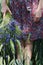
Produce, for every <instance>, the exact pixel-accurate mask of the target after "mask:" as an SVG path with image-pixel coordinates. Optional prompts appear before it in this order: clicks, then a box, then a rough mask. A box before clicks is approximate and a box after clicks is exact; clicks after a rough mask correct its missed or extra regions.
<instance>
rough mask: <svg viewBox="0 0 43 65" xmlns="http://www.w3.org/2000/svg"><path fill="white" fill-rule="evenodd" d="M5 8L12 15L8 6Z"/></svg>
mask: <svg viewBox="0 0 43 65" xmlns="http://www.w3.org/2000/svg"><path fill="white" fill-rule="evenodd" d="M7 10H8V11H9V13H10V14H11V15H12V13H11V11H10V9H9V7H8V6H7Z"/></svg>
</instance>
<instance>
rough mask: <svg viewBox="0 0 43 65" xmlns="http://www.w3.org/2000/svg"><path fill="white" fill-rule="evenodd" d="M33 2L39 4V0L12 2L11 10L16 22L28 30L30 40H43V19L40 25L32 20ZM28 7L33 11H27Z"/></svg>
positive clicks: (16, 0) (17, 0)
mask: <svg viewBox="0 0 43 65" xmlns="http://www.w3.org/2000/svg"><path fill="white" fill-rule="evenodd" d="M33 2H34V3H35V4H38V0H11V1H10V9H11V12H12V15H13V17H14V19H15V20H17V21H18V22H19V23H20V24H21V25H20V26H23V29H24V28H25V30H26V29H27V28H28V34H31V36H30V40H36V39H40V38H42V39H43V18H42V17H41V19H40V22H39V23H35V22H34V21H33V19H32V15H31V13H32V12H33V11H32V10H33V7H32V6H33ZM27 7H29V8H30V9H31V11H27ZM24 33H25V31H24Z"/></svg>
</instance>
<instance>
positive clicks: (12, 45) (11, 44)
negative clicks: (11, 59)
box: [10, 39, 15, 54]
mask: <svg viewBox="0 0 43 65" xmlns="http://www.w3.org/2000/svg"><path fill="white" fill-rule="evenodd" d="M10 46H11V51H12V53H13V54H15V49H14V43H13V41H12V40H11V39H10Z"/></svg>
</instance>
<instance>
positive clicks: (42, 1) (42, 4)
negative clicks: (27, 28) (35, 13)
mask: <svg viewBox="0 0 43 65" xmlns="http://www.w3.org/2000/svg"><path fill="white" fill-rule="evenodd" d="M41 8H43V0H40V1H39V5H38V9H41Z"/></svg>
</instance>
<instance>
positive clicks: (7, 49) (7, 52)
mask: <svg viewBox="0 0 43 65" xmlns="http://www.w3.org/2000/svg"><path fill="white" fill-rule="evenodd" d="M18 25H20V24H19V23H18V22H17V21H16V20H14V19H13V18H12V16H11V15H10V14H9V13H7V14H6V16H5V17H4V18H3V20H2V23H0V60H1V62H0V65H16V64H19V63H18V62H19V61H18V60H17V59H16V60H15V44H17V45H18V51H19V53H20V56H21V58H22V55H21V54H22V52H21V51H22V50H21V43H20V41H19V39H20V35H21V30H20V29H19V28H18ZM15 61H16V62H15ZM20 63H21V62H20ZM21 64H22V63H21Z"/></svg>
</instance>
